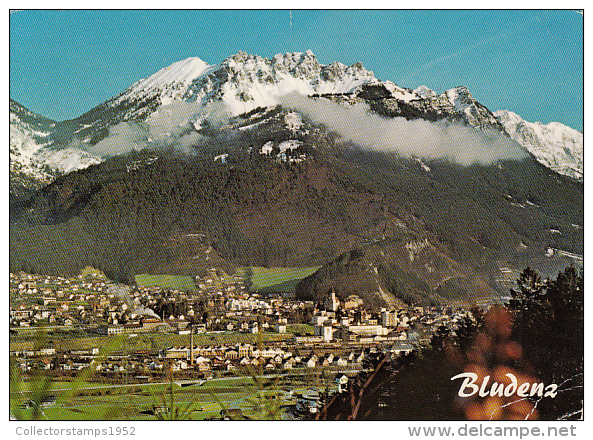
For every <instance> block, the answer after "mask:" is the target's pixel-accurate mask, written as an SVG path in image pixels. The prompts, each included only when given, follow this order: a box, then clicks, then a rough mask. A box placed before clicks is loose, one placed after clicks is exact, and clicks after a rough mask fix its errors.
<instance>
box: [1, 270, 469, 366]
mask: <svg viewBox="0 0 593 440" xmlns="http://www.w3.org/2000/svg"><path fill="white" fill-rule="evenodd" d="M195 284H196V290H195V291H182V290H178V289H163V288H159V287H144V286H136V287H133V288H130V287H128V286H121V285H114V284H113V283H110V282H109V280H107V279H106V278H105V276H104V275H102V274H101V273H98V272H93V271H87V272H86V273H84V274H82V275H80V276H78V277H75V278H70V279H67V278H64V277H59V276H41V275H32V274H25V273H19V274H10V297H11V301H10V320H11V328H12V329H11V331H13V332H14V331H17V330H18V328H22V327H27V326H32V325H56V326H57V325H61V326H74V325H78V326H79V327H81V328H84V329H85V330H87V331H94V332H97V333H99V334H104V335H108V336H111V335H118V334H122V333H126V334H128V335H129V336H133V335H135V334H136V333H141V332H175V333H178V334H187V335H190V334H191V333H192V332H193V333H203V332H207V331H227V332H244V333H252V334H257V333H260V332H276V333H279V334H283V333H287V328H288V327H289V326H291V325H293V324H305V325H301V326H300V328H304V329H305V331H304V332H303V334H301V333H298V332H295V330H294V329H291V331H292V332H295V333H294V335H292V334H287V335H286V336H285V337H282V338H279V339H282V344H283V347H284V348H279V347H280V343H278V344H277V346H276V347H275V346H271V347H268V348H266V349H263V350H258V349H256V348H254V347H252V346H250V345H249V344H235V345H232V346H221V347H193V348H191V347H190V346H191V345H192V344H190V346H188V347H170V348H169V349H168V350H165V351H163V352H161V353H159V354H158V355H157V353H151V354H150V355H148V354H143V355H141V356H140V357H139V358H137V359H133V358H129V357H128V358H122V359H124V360H122V361H121V362H118V361H112V362H107V363H105V362H101V363H98V361H97V359H96V354H93V353H88V354H82V353H78V354H73V353H57V354H56V353H53V354H50V353H31V352H29V353H26V352H25V353H13V354H15V355H16V356H17V357H18V358H19V359H21V362H24V365H21V368H23V369H24V370H25V371H28V369H30V368H31V367H33V368H45V369H60V370H68V369H70V370H77V369H81V368H84V367H85V366H88V365H90V363H91V362H95V364H93V368H95V369H96V370H97V371H103V372H110V371H111V372H118V371H119V372H121V371H135V372H136V374H140V375H141V374H143V373H142V372H147V371H148V372H151V371H163V369H165V370H170V371H182V370H187V371H195V370H197V371H200V372H207V371H213V370H223V371H232V370H233V369H237V368H241V367H247V366H250V367H258V368H260V367H261V368H265V369H266V370H277V369H291V368H314V367H328V366H331V367H338V368H345V367H351V366H352V365H358V364H360V362H361V356H363V353H364V352H363V347H371V346H375V347H381V349H382V350H386V351H391V352H392V353H394V354H401V353H406V352H409V351H411V350H413V349H414V348H415V347H417V346H418V345H419V344H423V343H425V342H427V341H429V340H430V337H431V335H432V334H433V333H434V332H435V331H436V329H437V328H438V327H439V326H440V325H447V326H450V325H455V323H456V321H458V320H459V319H461V318H462V317H463V316H464V314H465V313H466V312H465V311H464V310H461V309H452V308H447V307H445V308H436V307H431V308H422V307H410V308H405V309H399V310H387V309H382V310H381V311H380V312H376V311H375V312H373V311H369V310H366V309H364V308H363V303H362V301H361V300H360V299H359V298H358V297H357V296H356V295H351V296H349V297H348V298H346V299H345V300H344V301H340V300H339V298H338V297H337V295H336V294H335V292H330V293H328V295H327V296H326V297H325V298H324V300H323V301H321V302H320V303H313V302H310V301H309V302H307V301H298V300H295V299H292V298H286V297H282V296H280V295H277V296H274V297H261V296H259V295H257V294H253V293H250V292H248V291H247V289H245V286H244V284H243V280H242V276H241V275H239V274H235V275H232V276H229V275H227V274H225V273H224V272H222V271H217V270H215V269H212V270H210V271H208V273H207V274H206V275H205V276H204V277H201V278H199V277H196V278H195ZM163 304H165V305H169V306H170V307H168V308H165V307H162V305H163ZM159 306H161V307H160V308H159ZM154 310H157V311H159V312H161V313H160V316H159V315H158V314H157V313H155V312H154ZM163 310H167V311H168V313H164V312H163ZM311 328H312V329H313V332H312V333H313V334H311V330H310V329H311ZM307 329H308V330H307ZM188 339H189V338H188ZM192 340H193V339H192ZM270 344H272V343H270ZM286 347H290V348H289V349H286ZM315 347H316V348H319V347H325V348H322V352H323V353H324V354H323V355H320V352H319V350H314V351H315V352H313V350H311V349H312V348H315ZM353 347H358V349H354V348H353ZM48 350H51V349H48ZM285 350H286V351H285ZM307 350H309V351H310V353H309V354H308V355H307V356H302V355H299V354H298V352H299V351H300V352H301V353H303V352H304V351H307ZM357 350H358V352H357Z"/></svg>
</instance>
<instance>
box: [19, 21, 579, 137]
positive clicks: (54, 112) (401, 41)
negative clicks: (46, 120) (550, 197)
mask: <svg viewBox="0 0 593 440" xmlns="http://www.w3.org/2000/svg"><path fill="white" fill-rule="evenodd" d="M291 16H292V19H291ZM307 49H311V50H312V51H313V52H314V53H315V54H316V55H317V58H318V60H319V61H320V62H321V63H323V64H327V63H330V62H332V61H340V62H343V63H345V64H353V63H355V62H357V61H362V63H363V64H364V66H365V67H366V68H367V69H369V70H372V71H374V72H375V76H377V77H378V78H379V79H383V80H386V79H389V80H391V81H393V82H395V83H396V84H398V85H400V86H403V87H410V88H416V87H418V86H419V85H422V84H424V85H426V86H428V87H430V88H432V89H433V90H436V91H438V92H441V91H444V90H446V89H449V88H451V87H455V86H458V85H465V86H467V87H468V88H469V90H470V92H471V93H472V94H473V95H474V97H475V98H476V99H477V100H478V101H480V102H481V103H482V104H484V105H485V106H486V107H488V108H489V109H490V110H492V111H495V110H499V109H508V110H511V111H514V112H516V113H518V114H519V115H521V116H522V117H523V118H524V119H526V120H529V121H541V122H544V123H548V122H551V121H558V122H562V123H564V124H567V125H569V126H571V127H574V128H576V129H579V130H582V129H583V119H582V108H583V15H581V14H579V13H577V12H575V11H570V10H567V11H332V10H329V11H298V10H296V11H294V10H293V11H292V13H291V12H290V11H288V10H283V11H122V10H116V11H19V12H15V13H12V14H11V15H10V96H11V98H12V99H15V100H16V101H18V102H20V103H21V104H23V105H25V106H26V107H28V108H29V109H31V110H33V111H35V112H37V113H40V114H42V115H44V116H47V117H50V118H53V119H57V120H64V119H69V118H74V117H76V116H79V115H80V114H82V113H84V112H85V111H88V110H90V109H91V108H92V107H94V106H95V105H98V104H100V103H101V102H103V101H104V100H106V99H109V98H110V97H112V96H114V95H117V94H118V93H120V92H121V91H123V90H124V89H126V88H127V87H128V86H130V85H131V84H132V83H134V82H135V81H137V80H138V79H140V78H144V77H147V76H149V75H151V74H152V73H154V72H156V71H157V70H159V69H161V68H162V67H165V66H167V65H169V64H171V63H173V62H175V61H178V60H180V59H183V58H187V57H190V56H197V57H200V58H201V59H202V60H204V61H206V62H207V63H209V64H216V63H219V62H220V61H222V60H223V59H224V58H226V57H227V56H230V55H232V54H235V53H237V52H238V51H239V50H244V51H246V52H248V53H253V54H258V55H261V56H263V57H271V56H273V55H275V54H276V53H285V52H292V51H301V52H304V51H305V50H307Z"/></svg>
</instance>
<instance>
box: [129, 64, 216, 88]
mask: <svg viewBox="0 0 593 440" xmlns="http://www.w3.org/2000/svg"><path fill="white" fill-rule="evenodd" d="M209 67H211V66H210V65H209V64H208V63H206V62H204V61H202V60H201V59H200V58H198V57H190V58H186V59H184V60H181V61H177V62H175V63H173V64H171V65H170V66H167V67H163V68H162V69H161V70H159V71H158V72H156V73H154V74H152V75H151V76H149V77H148V78H144V79H141V80H140V81H137V82H136V83H135V84H134V85H133V86H132V87H131V88H132V89H134V90H138V89H144V88H153V87H156V88H160V87H164V86H166V85H169V84H172V83H188V82H190V81H193V80H194V79H196V78H198V77H200V76H201V75H202V74H203V73H204V72H205V71H206V70H208V68H209Z"/></svg>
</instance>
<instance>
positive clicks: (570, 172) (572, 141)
mask: <svg viewBox="0 0 593 440" xmlns="http://www.w3.org/2000/svg"><path fill="white" fill-rule="evenodd" d="M494 115H495V116H496V118H497V119H498V120H499V121H500V123H501V124H502V125H503V126H504V129H505V131H506V132H507V133H508V134H509V136H510V137H511V138H512V139H514V140H515V141H517V142H518V143H519V144H520V145H521V146H523V147H524V148H525V149H526V150H527V151H529V152H530V153H531V154H533V155H534V156H535V158H536V159H537V160H538V162H540V163H541V164H543V165H545V166H546V167H548V168H551V169H553V170H554V171H556V172H557V173H559V174H564V175H566V176H569V177H572V178H575V179H577V180H582V179H583V133H581V132H579V131H577V130H574V129H572V128H570V127H567V126H566V125H563V124H560V123H558V122H551V123H549V124H547V125H544V124H542V123H541V122H527V121H525V120H523V119H522V118H521V117H520V116H519V115H517V114H515V113H513V112H510V111H507V110H500V111H497V112H495V113H494Z"/></svg>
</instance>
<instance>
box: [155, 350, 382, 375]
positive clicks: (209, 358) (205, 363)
mask: <svg viewBox="0 0 593 440" xmlns="http://www.w3.org/2000/svg"><path fill="white" fill-rule="evenodd" d="M370 350H371V348H366V349H359V350H358V351H354V350H352V351H349V352H347V351H344V350H343V349H338V350H336V353H334V352H332V351H327V352H325V353H323V354H316V353H315V352H314V351H310V352H309V353H308V354H307V355H300V354H299V353H298V351H295V352H294V353H293V352H292V351H285V350H284V349H282V348H280V347H266V348H262V349H259V348H257V347H255V346H253V345H252V344H235V345H228V346H225V345H221V346H217V347H210V346H206V347H200V346H195V347H193V348H192V347H187V346H182V347H170V348H168V349H166V350H163V351H162V352H161V357H162V358H163V359H168V360H173V362H174V363H173V364H172V365H175V367H173V370H174V371H178V370H185V369H192V368H193V369H196V370H198V371H209V370H226V371H233V370H235V369H237V368H241V367H244V368H249V367H257V368H259V367H262V368H263V369H265V370H267V371H269V370H290V369H293V368H317V367H337V368H346V367H352V368H360V365H361V364H362V361H363V360H364V359H365V356H367V355H368V353H369V351H370Z"/></svg>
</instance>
